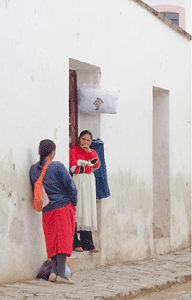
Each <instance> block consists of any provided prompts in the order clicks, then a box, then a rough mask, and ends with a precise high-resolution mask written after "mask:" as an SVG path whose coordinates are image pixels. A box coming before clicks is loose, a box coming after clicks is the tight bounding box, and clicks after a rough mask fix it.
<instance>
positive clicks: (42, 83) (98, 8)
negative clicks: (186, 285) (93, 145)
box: [0, 0, 190, 282]
mask: <svg viewBox="0 0 192 300" xmlns="http://www.w3.org/2000/svg"><path fill="white" fill-rule="evenodd" d="M0 5H1V7H0V19H1V22H2V23H3V26H2V27H1V29H0V32H1V36H2V39H3V44H2V46H1V49H0V57H1V68H0V75H1V91H2V93H1V112H0V114H1V115H0V124H1V126H0V128H1V129H0V132H1V141H2V146H1V150H0V168H1V172H0V202H1V209H0V253H1V262H0V267H1V274H4V275H2V276H1V278H0V280H1V282H7V281H14V280H23V279H26V278H32V277H33V276H34V275H35V274H36V272H37V270H38V268H39V265H40V263H41V262H42V261H43V260H44V259H45V258H46V252H45V244H44V237H43V233H42V228H41V216H40V214H38V213H36V212H35V211H33V209H32V207H31V201H32V200H31V190H30V184H29V179H28V172H29V167H30V165H31V164H32V163H34V162H36V161H37V160H38V154H37V152H38V149H37V148H38V143H39V141H40V140H41V139H44V138H50V139H53V140H54V141H55V142H56V145H57V153H56V158H55V159H56V160H60V161H62V162H64V164H65V165H66V166H68V145H69V144H68V86H69V78H68V73H69V68H70V67H72V68H75V69H76V70H77V73H78V82H79V83H81V84H83V83H85V84H87V83H90V82H91V83H92V84H96V83H98V82H100V83H101V84H103V85H106V86H117V87H119V88H120V91H121V92H120V99H119V106H118V114H117V115H101V116H97V117H94V118H92V117H91V116H85V115H83V114H80V124H79V128H80V130H81V129H84V128H83V127H84V126H86V127H87V126H89V129H91V130H92V131H93V132H94V137H95V138H97V137H100V138H101V139H102V140H103V141H104V142H105V151H106V163H107V168H108V177H109V185H110V189H111V193H112V196H111V197H110V198H109V199H103V200H101V202H100V203H99V212H100V215H99V231H100V236H99V238H98V239H97V241H99V242H100V245H101V249H102V252H101V255H100V263H102V264H104V263H112V262H114V261H123V260H130V259H140V258H143V257H147V256H149V255H153V254H154V253H155V251H156V250H158V249H155V246H154V240H153V189H152V185H153V173H152V167H153V166H152V157H153V156H152V154H153V153H152V149H153V147H152V145H153V134H152V128H153V87H159V88H161V89H164V90H167V91H169V95H170V97H169V113H170V117H169V128H170V140H169V144H170V167H169V168H170V204H171V213H170V218H171V226H170V227H171V228H170V230H171V238H170V240H169V245H171V248H169V250H174V249H176V248H178V247H180V246H185V245H187V243H188V235H189V228H190V225H189V219H190V210H189V206H190V196H189V194H190V123H189V122H190V109H189V107H190V67H189V61H190V42H189V40H188V39H187V38H186V37H184V36H182V35H181V34H179V33H178V32H176V31H174V30H173V29H171V28H169V27H168V26H166V25H165V24H163V23H162V22H161V21H160V20H159V19H157V18H156V17H155V16H154V15H153V14H151V13H149V12H148V11H146V10H145V9H144V8H143V7H141V6H138V5H137V4H136V3H134V2H133V1H131V0H130V1H124V0H121V1H118V2H117V1H107V0H105V1H103V0H99V1H95V0H91V1H90V0H89V1H88V0H81V1H80V0H72V1H71V0H70V1H69V0H65V1H63V0H62V1H61V0H57V1H52V0H49V1H43V2H42V1H41V2H40V1H37V0H34V1H30V2H26V1H24V0H15V1H5V2H4V3H3V2H1V4H0ZM79 62H81V63H79ZM83 63H86V64H83ZM96 126H97V128H95V127H96ZM184 220H185V221H184ZM165 250H167V248H162V252H163V251H165ZM7 265H9V266H10V267H9V268H7ZM21 270H22V272H21Z"/></svg>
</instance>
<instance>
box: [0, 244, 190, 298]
mask: <svg viewBox="0 0 192 300" xmlns="http://www.w3.org/2000/svg"><path fill="white" fill-rule="evenodd" d="M190 276H191V254H190V249H189V248H188V249H185V250H182V251H180V252H176V253H172V254H167V255H163V256H159V257H158V258H156V259H149V260H144V261H135V262H127V263H123V264H117V265H113V266H108V267H102V268H99V269H92V270H82V271H77V272H75V274H74V275H73V277H72V278H73V280H74V281H75V284H74V285H65V284H56V283H51V282H47V281H44V280H31V281H27V282H22V283H19V282H17V283H12V284H11V283H10V284H2V285H0V299H1V300H13V299H17V300H24V299H25V300H26V299H28V300H30V299H39V300H40V299H41V300H58V299H74V300H75V299H83V300H92V299H97V300H100V299H108V300H110V299H111V300H112V299H131V296H133V295H134V296H136V295H138V296H137V298H136V299H137V300H139V299H142V298H141V296H142V295H144V294H145V293H146V291H150V292H155V291H156V290H160V289H162V288H163V289H165V288H170V287H171V285H173V284H174V283H178V282H185V281H189V280H190ZM156 295H158V293H157V294H156ZM146 296H148V297H149V294H148V295H146ZM189 296H190V293H189V292H188V294H187V293H186V294H184V293H182V291H181V294H180V295H179V297H180V298H174V297H175V296H174V295H173V298H172V300H173V299H174V300H182V299H190V298H189ZM139 297H140V298H139ZM143 299H154V300H158V298H143ZM159 299H161V298H159ZM162 299H171V298H162ZM162 299H161V300H162Z"/></svg>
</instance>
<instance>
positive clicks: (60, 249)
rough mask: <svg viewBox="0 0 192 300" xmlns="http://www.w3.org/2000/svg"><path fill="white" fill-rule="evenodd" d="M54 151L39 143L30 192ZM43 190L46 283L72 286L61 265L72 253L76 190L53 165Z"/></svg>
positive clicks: (63, 170)
mask: <svg viewBox="0 0 192 300" xmlns="http://www.w3.org/2000/svg"><path fill="white" fill-rule="evenodd" d="M55 149H56V146H55V144H54V142H53V141H51V140H43V141H41V142H40V145H39V154H40V161H39V162H37V163H36V164H34V165H32V166H31V168H30V180H31V185H32V189H34V184H35V182H36V180H37V179H38V178H39V176H40V174H41V170H42V169H43V167H44V165H45V163H46V161H47V160H51V161H52V160H53V158H54V156H55ZM43 186H44V188H45V191H46V193H47V195H48V197H49V200H50V202H49V204H48V205H47V206H46V207H44V208H43V210H42V213H43V230H44V235H45V242H46V249H47V255H48V258H51V274H50V276H49V281H56V282H60V283H68V284H73V283H74V282H73V281H72V280H71V279H69V278H67V277H66V276H65V264H66V257H67V256H71V253H72V250H73V236H74V233H75V212H76V208H75V206H76V205H77V189H76V186H75V183H74V181H73V179H72V177H71V175H70V174H69V172H68V171H67V169H66V168H65V166H64V165H63V164H62V163H60V162H53V161H52V162H51V163H50V165H49V166H48V168H47V170H46V173H45V176H44V179H43Z"/></svg>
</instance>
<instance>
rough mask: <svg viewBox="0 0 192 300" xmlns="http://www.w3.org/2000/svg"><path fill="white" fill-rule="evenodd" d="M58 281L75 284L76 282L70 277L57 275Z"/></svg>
mask: <svg viewBox="0 0 192 300" xmlns="http://www.w3.org/2000/svg"><path fill="white" fill-rule="evenodd" d="M56 282H57V283H67V284H74V283H75V282H74V281H73V280H71V279H69V278H67V277H66V278H62V277H60V276H57V278H56Z"/></svg>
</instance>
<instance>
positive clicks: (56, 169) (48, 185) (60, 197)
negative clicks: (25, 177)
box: [30, 161, 77, 213]
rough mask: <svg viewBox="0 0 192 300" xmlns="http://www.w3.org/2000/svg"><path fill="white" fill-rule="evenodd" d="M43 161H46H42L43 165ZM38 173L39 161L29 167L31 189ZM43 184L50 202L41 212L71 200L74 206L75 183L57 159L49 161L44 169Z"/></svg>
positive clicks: (39, 171)
mask: <svg viewBox="0 0 192 300" xmlns="http://www.w3.org/2000/svg"><path fill="white" fill-rule="evenodd" d="M45 162H46V161H44V162H43V166H44V165H45ZM40 173H41V169H40V167H39V162H37V163H36V164H34V165H32V166H31V168H30V181H31V186H32V189H33V190H34V183H35V182H36V180H37V179H38V178H39V176H40ZM43 186H44V188H45V190H46V193H47V195H48V197H49V200H50V203H49V204H48V205H47V206H46V207H44V208H43V213H44V212H48V211H51V210H54V209H57V208H60V207H63V206H66V205H68V204H69V203H70V202H72V204H73V205H74V206H76V205H77V188H76V185H75V183H74V181H73V178H72V177H71V175H70V174H69V172H68V171H67V169H66V168H65V166H64V165H63V164H62V163H60V162H58V161H52V162H51V164H50V165H49V166H48V168H47V170H46V173H45V176H44V179H43Z"/></svg>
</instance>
